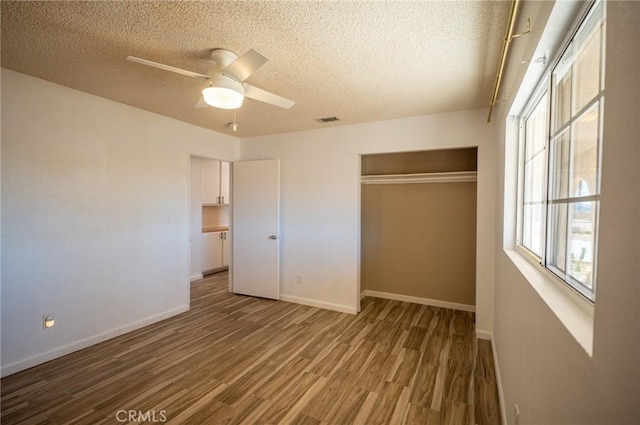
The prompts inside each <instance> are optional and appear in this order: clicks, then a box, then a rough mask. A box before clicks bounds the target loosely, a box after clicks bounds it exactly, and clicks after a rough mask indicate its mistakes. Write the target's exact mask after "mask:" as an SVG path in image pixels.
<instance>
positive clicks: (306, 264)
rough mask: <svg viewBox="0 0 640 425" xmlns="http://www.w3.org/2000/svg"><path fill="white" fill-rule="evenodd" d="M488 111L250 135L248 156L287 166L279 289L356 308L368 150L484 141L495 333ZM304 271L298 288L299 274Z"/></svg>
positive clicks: (481, 281) (483, 198)
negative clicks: (362, 162)
mask: <svg viewBox="0 0 640 425" xmlns="http://www.w3.org/2000/svg"><path fill="white" fill-rule="evenodd" d="M486 114H487V110H485V109H480V110H470V111H462V112H456V113H449V114H439V115H430V116H421V117H415V118H406V119H399V120H391V121H381V122H374V123H367V124H358V125H350V126H341V127H334V128H331V127H330V128H326V129H320V130H313V131H304V132H298V133H288V134H279V135H272V136H265V137H255V138H250V139H243V140H242V142H241V144H240V154H241V158H242V159H259V158H278V159H280V167H281V170H280V171H281V234H282V239H281V283H280V292H281V294H282V295H284V296H285V299H286V297H297V298H300V299H302V300H301V301H305V300H312V301H313V302H316V303H320V304H324V305H325V306H326V307H329V308H336V307H337V308H339V309H342V310H344V311H355V309H356V308H357V305H358V299H359V287H358V278H359V276H358V275H359V258H358V256H359V243H360V199H359V190H360V183H359V176H360V157H359V155H361V154H369V153H380V152H400V151H416V150H427V149H442V148H453V147H467V146H478V205H479V211H478V239H477V246H478V249H477V255H478V267H477V297H476V309H477V312H478V314H477V328H478V330H480V331H483V332H491V324H492V320H493V319H492V316H491V313H492V308H493V307H492V305H491V302H492V299H493V292H492V290H493V289H492V285H493V264H494V260H493V251H492V250H490V249H486V247H487V246H493V243H494V242H493V238H494V227H493V226H494V206H495V204H494V188H495V144H494V141H493V140H492V139H491V136H492V129H491V126H489V125H487V124H486V116H487V115H486ZM297 273H301V274H303V277H304V283H303V284H302V285H297V284H296V283H295V276H296V274H297Z"/></svg>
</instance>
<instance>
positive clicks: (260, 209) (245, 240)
mask: <svg viewBox="0 0 640 425" xmlns="http://www.w3.org/2000/svg"><path fill="white" fill-rule="evenodd" d="M232 169H233V179H232V192H233V193H232V197H233V206H232V226H233V234H232V236H233V240H232V244H231V249H232V255H231V262H232V265H231V270H232V274H233V275H232V279H233V282H232V287H233V292H235V293H237V294H244V295H252V296H256V297H263V298H273V299H278V298H279V292H280V242H279V228H280V161H279V160H277V159H268V160H259V161H239V162H234V163H233V165H232Z"/></svg>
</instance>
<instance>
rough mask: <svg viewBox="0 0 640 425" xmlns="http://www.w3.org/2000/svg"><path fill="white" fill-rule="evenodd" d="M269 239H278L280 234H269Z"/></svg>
mask: <svg viewBox="0 0 640 425" xmlns="http://www.w3.org/2000/svg"><path fill="white" fill-rule="evenodd" d="M269 239H278V235H271V236H269Z"/></svg>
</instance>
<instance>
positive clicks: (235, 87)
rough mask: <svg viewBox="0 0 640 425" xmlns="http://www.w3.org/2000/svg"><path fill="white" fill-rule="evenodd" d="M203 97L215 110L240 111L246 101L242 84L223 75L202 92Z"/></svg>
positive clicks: (213, 80)
mask: <svg viewBox="0 0 640 425" xmlns="http://www.w3.org/2000/svg"><path fill="white" fill-rule="evenodd" d="M202 97H203V98H204V101H205V102H206V103H207V104H208V105H210V106H213V107H214V108H221V109H238V108H239V107H241V106H242V102H243V101H244V88H243V87H242V83H239V82H237V81H235V80H232V79H231V78H228V77H225V76H223V75H221V76H219V77H216V78H213V79H212V80H211V85H210V86H209V87H207V88H205V89H204V90H202Z"/></svg>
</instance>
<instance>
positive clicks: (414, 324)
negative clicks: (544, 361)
mask: <svg viewBox="0 0 640 425" xmlns="http://www.w3.org/2000/svg"><path fill="white" fill-rule="evenodd" d="M227 279H228V276H227V273H218V274H216V275H212V276H210V277H208V278H206V279H204V280H201V281H198V282H194V283H193V284H192V287H191V310H190V311H188V312H186V313H183V314H181V315H179V316H176V317H173V318H171V319H167V320H165V321H162V322H160V323H156V324H154V325H151V326H147V327H145V328H143V329H140V330H137V331H134V332H130V333H128V334H125V335H122V336H119V337H117V338H114V339H111V340H109V341H106V342H103V343H101V344H97V345H95V346H92V347H89V348H87V349H84V350H81V351H78V352H76V353H73V354H70V355H67V356H65V357H62V358H59V359H56V360H53V361H50V362H48V363H45V364H42V365H39V366H36V367H34V368H31V369H29V370H26V371H23V372H20V373H17V374H14V375H11V376H9V377H6V378H4V379H2V381H1V394H2V400H1V403H2V404H1V413H2V416H1V422H2V424H6V425H8V424H92V425H93V424H106V423H109V424H118V423H141V422H146V423H168V424H213V425H218V424H260V425H266V424H305V425H320V424H331V425H346V424H361V425H365V424H366V425H375V424H407V425H409V424H464V425H470V424H480V425H499V424H500V417H499V413H498V412H499V409H498V402H497V391H496V385H495V371H494V369H493V360H492V354H491V345H490V344H488V343H487V342H486V341H476V339H475V337H474V316H473V314H472V313H466V312H460V311H454V310H447V309H442V308H436V307H431V306H423V305H417V304H410V303H405V302H399V301H390V300H382V299H375V298H365V299H363V300H362V312H361V313H360V314H358V315H357V316H353V315H349V314H344V313H337V312H333V311H327V310H322V309H318V308H313V307H307V306H302V305H296V304H290V303H286V302H281V301H271V300H264V299H258V298H251V297H245V296H238V295H233V294H229V293H227ZM130 412H133V414H134V415H137V416H132V417H129V416H127V415H129V414H130ZM129 419H131V421H129Z"/></svg>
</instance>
